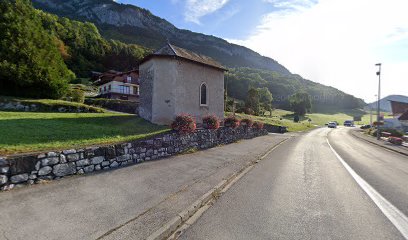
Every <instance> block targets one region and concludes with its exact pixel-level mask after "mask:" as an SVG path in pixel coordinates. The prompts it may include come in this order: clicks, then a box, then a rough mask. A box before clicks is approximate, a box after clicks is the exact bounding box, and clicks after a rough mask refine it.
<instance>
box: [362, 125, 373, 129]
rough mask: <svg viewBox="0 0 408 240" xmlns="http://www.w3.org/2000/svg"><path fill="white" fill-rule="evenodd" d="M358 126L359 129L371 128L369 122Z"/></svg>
mask: <svg viewBox="0 0 408 240" xmlns="http://www.w3.org/2000/svg"><path fill="white" fill-rule="evenodd" d="M360 128H361V129H370V128H371V125H370V124H367V125H363V126H361V127H360Z"/></svg>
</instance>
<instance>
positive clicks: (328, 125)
mask: <svg viewBox="0 0 408 240" xmlns="http://www.w3.org/2000/svg"><path fill="white" fill-rule="evenodd" d="M327 127H328V128H337V124H336V123H335V122H329V123H328V124H327Z"/></svg>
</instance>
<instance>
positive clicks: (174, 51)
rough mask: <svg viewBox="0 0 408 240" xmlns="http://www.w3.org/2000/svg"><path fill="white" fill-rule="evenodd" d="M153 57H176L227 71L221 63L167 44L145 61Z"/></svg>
mask: <svg viewBox="0 0 408 240" xmlns="http://www.w3.org/2000/svg"><path fill="white" fill-rule="evenodd" d="M152 56H174V57H179V58H183V59H187V60H190V61H193V62H197V63H201V64H204V65H207V66H211V67H214V68H218V69H221V70H226V69H225V67H224V66H222V65H221V64H220V63H218V62H217V61H215V60H214V59H212V58H210V57H207V56H204V55H201V54H198V53H195V52H192V51H189V50H187V49H184V48H180V47H177V46H174V45H171V44H169V43H167V44H166V45H165V46H164V47H162V48H160V49H159V50H157V51H156V52H154V53H153V54H151V55H150V56H147V57H146V58H145V59H144V60H147V59H150V58H151V57H152ZM144 60H142V62H144Z"/></svg>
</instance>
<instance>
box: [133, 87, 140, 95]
mask: <svg viewBox="0 0 408 240" xmlns="http://www.w3.org/2000/svg"><path fill="white" fill-rule="evenodd" d="M133 94H136V95H139V88H138V87H133Z"/></svg>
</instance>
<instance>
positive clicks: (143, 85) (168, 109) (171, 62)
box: [139, 44, 226, 125]
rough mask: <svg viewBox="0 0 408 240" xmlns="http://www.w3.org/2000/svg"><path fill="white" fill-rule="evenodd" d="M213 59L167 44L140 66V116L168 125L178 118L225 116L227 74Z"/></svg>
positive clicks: (199, 118) (200, 119)
mask: <svg viewBox="0 0 408 240" xmlns="http://www.w3.org/2000/svg"><path fill="white" fill-rule="evenodd" d="M225 71H226V69H225V68H224V67H223V66H221V65H220V64H219V63H217V62H216V61H214V60H213V59H211V58H209V57H206V56H202V55H199V54H196V53H193V52H191V51H188V50H185V49H182V48H179V47H176V46H173V45H171V44H166V45H165V46H164V47H162V48H161V49H159V50H157V51H156V52H155V53H153V54H151V55H149V56H147V57H146V58H144V59H143V60H142V61H141V63H140V66H139V74H140V76H139V81H140V107H139V115H140V116H141V117H142V118H144V119H146V120H148V121H150V122H152V123H155V124H160V125H168V124H170V123H171V122H172V121H173V120H174V118H175V116H176V115H178V114H181V113H186V114H190V115H192V116H194V117H195V118H196V121H197V123H201V122H202V117H203V116H206V115H210V114H211V115H216V116H217V117H218V118H220V119H223V117H224V72H225Z"/></svg>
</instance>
